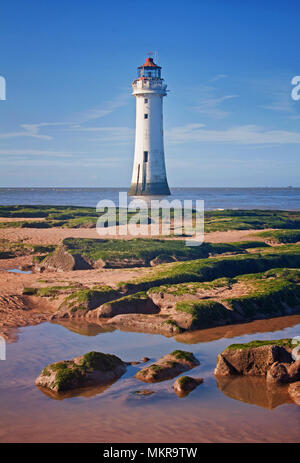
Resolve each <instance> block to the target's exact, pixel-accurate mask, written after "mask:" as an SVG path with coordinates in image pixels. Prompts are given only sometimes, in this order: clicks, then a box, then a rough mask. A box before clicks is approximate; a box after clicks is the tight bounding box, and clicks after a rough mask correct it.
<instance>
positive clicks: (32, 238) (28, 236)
mask: <svg viewBox="0 0 300 463" xmlns="http://www.w3.org/2000/svg"><path fill="white" fill-rule="evenodd" d="M147 227H148V226H147V225H145V226H142V228H143V229H144V230H147ZM120 229H121V227H117V230H119V231H120V234H117V235H115V234H109V235H107V236H103V238H116V239H117V238H122V239H131V238H132V236H130V235H128V233H125V232H124V234H123V233H122V234H121V230H120ZM106 230H107V231H108V230H109V229H108V228H107V229H106ZM267 230H268V229H265V230H264V231H267ZM261 231H262V230H228V231H222V232H221V231H220V232H219V231H218V232H211V233H206V234H205V241H206V242H210V243H230V242H236V241H243V240H254V241H259V240H261V239H260V238H258V237H255V236H253V235H255V234H256V233H258V232H261ZM148 236H150V235H149V234H148ZM146 237H147V233H146ZM0 238H4V239H8V240H10V241H24V242H26V243H32V244H41V245H46V244H59V243H61V241H62V240H64V239H65V238H95V239H99V238H101V237H100V236H99V235H98V233H97V231H96V228H59V227H53V228H1V229H0ZM158 238H159V237H158ZM172 239H173V238H172ZM176 239H185V238H182V237H176Z"/></svg>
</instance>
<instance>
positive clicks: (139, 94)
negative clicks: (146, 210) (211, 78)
mask: <svg viewBox="0 0 300 463" xmlns="http://www.w3.org/2000/svg"><path fill="white" fill-rule="evenodd" d="M147 55H148V57H147V59H146V62H145V63H144V64H143V65H142V66H139V67H138V77H137V79H135V80H134V81H133V82H132V90H133V91H132V95H133V96H135V97H136V128H135V150H134V163H133V171H132V179H131V186H130V189H129V194H130V195H131V196H141V195H169V194H170V190H169V186H168V181H167V175H166V166H165V153H164V139H163V97H164V96H166V95H167V91H166V89H167V85H166V84H165V83H164V79H162V77H161V67H160V66H158V65H157V64H155V62H154V61H153V58H152V55H153V52H152V51H150V52H148V53H147Z"/></svg>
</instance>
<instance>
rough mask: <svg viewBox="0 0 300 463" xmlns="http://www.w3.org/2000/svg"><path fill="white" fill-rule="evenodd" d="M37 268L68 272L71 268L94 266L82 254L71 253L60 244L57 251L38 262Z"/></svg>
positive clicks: (82, 268)
mask: <svg viewBox="0 0 300 463" xmlns="http://www.w3.org/2000/svg"><path fill="white" fill-rule="evenodd" d="M35 268H36V270H38V271H42V270H45V269H46V270H52V271H55V272H68V271H70V270H88V269H91V268H92V266H91V265H90V263H89V262H88V261H87V260H86V259H85V258H84V257H83V256H81V255H80V254H71V253H70V252H68V251H67V250H66V248H65V246H63V245H62V246H58V247H57V248H56V249H55V251H54V252H53V253H52V254H50V255H49V256H48V257H46V259H44V260H43V261H42V262H40V263H39V264H36V267H35Z"/></svg>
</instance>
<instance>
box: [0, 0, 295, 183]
mask: <svg viewBox="0 0 300 463" xmlns="http://www.w3.org/2000/svg"><path fill="white" fill-rule="evenodd" d="M299 11H300V10H299V7H298V5H297V3H296V2H289V1H286V2H274V1H273V2H271V1H264V2H263V5H262V2H259V1H257V2H256V1H251V2H250V1H249V2H240V1H230V0H229V1H226V2H225V1H221V0H220V1H211V0H210V1H208V0H207V1H191V0H186V1H185V2H182V1H177V0H172V1H171V0H164V1H163V2H141V1H118V0H115V1H114V2H104V1H101V0H97V1H94V0H86V1H79V0H73V1H71V0H59V1H58V0H51V1H49V0H44V1H38V0H35V1H33V0H28V1H26V2H25V1H24V0H19V1H15V0H10V1H8V0H3V1H2V5H1V22H0V39H1V40H0V57H1V59H0V75H2V76H3V77H5V79H6V82H7V99H6V101H0V186H3V187H6V186H7V187H14V186H24V187H26V186H36V187H43V186H45V187H47V186H66V187H68V186H69V187H72V186H78V187H88V186H91V187H98V186H99V187H105V186H123V187H126V186H128V185H129V183H130V177H131V168H132V161H133V150H134V125H135V100H134V97H132V96H131V87H130V84H131V82H132V80H133V79H134V78H135V76H136V68H137V66H139V65H141V64H142V63H143V62H144V60H145V57H146V53H147V52H148V51H150V50H152V51H154V50H157V51H158V53H159V64H160V65H161V66H162V67H163V77H164V78H165V80H166V83H167V85H168V88H169V90H170V93H169V94H168V96H167V97H166V98H165V99H164V129H165V155H166V163H167V172H168V180H169V184H170V186H171V187H172V186H173V187H175V186H177V187H179V186H193V187H209V186H211V187H216V186H235V187H240V186H275V187H276V186H288V185H293V186H300V179H299V172H300V160H299V150H300V100H299V101H294V100H292V98H291V91H292V85H291V80H292V78H293V77H294V76H296V75H300V64H299V26H300V13H299Z"/></svg>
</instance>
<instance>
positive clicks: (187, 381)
mask: <svg viewBox="0 0 300 463" xmlns="http://www.w3.org/2000/svg"><path fill="white" fill-rule="evenodd" d="M201 383H203V378H192V377H191V376H180V378H177V379H176V381H175V383H174V384H173V388H174V391H175V392H176V394H177V395H178V397H186V396H187V395H188V394H189V393H190V392H191V391H193V390H194V389H195V388H196V387H197V386H199V384H201Z"/></svg>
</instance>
